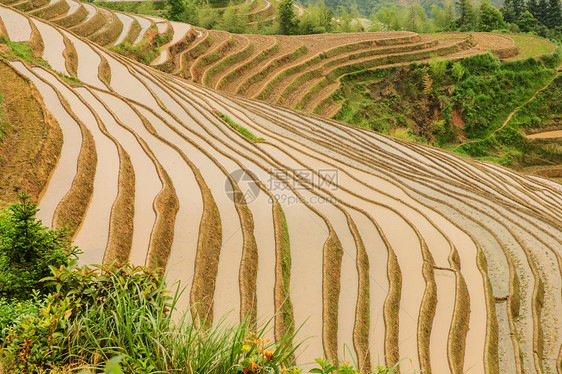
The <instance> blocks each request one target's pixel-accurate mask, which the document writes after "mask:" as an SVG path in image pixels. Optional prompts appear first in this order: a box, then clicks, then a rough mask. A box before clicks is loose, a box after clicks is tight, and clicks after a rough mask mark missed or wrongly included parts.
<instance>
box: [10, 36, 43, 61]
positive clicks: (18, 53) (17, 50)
mask: <svg viewBox="0 0 562 374" xmlns="http://www.w3.org/2000/svg"><path fill="white" fill-rule="evenodd" d="M0 46H4V47H3V48H0V58H4V59H8V60H9V59H16V58H19V59H21V60H23V61H25V62H27V63H30V64H37V65H41V66H45V67H48V68H50V66H49V63H48V62H47V61H45V60H43V59H42V58H38V57H35V55H34V54H33V50H32V49H31V46H30V44H29V43H28V42H13V41H11V40H10V39H8V37H7V36H6V35H0Z"/></svg>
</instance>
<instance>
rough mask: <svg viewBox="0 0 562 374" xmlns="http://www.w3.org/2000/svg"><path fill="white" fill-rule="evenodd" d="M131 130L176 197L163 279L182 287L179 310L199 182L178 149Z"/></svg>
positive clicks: (189, 272)
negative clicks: (154, 159) (164, 173)
mask: <svg viewBox="0 0 562 374" xmlns="http://www.w3.org/2000/svg"><path fill="white" fill-rule="evenodd" d="M137 109H138V110H139V111H140V112H141V114H142V115H143V116H145V117H146V118H147V119H148V121H149V122H150V123H151V124H152V125H153V126H154V127H158V128H161V127H163V124H162V123H161V121H160V120H159V119H158V118H156V117H155V116H154V115H153V114H151V113H150V112H149V111H147V110H145V109H142V108H137ZM134 129H135V131H137V132H138V133H139V134H143V139H145V140H146V141H147V142H148V144H149V146H150V147H151V149H152V150H153V152H154V153H155V155H156V157H157V158H158V160H159V161H160V162H161V163H162V166H163V167H164V168H165V169H166V171H167V172H168V174H169V176H170V178H171V179H172V181H173V183H174V188H175V189H176V195H177V197H178V200H179V211H178V214H177V216H176V224H175V230H174V241H173V243H172V249H171V252H170V258H169V260H168V266H167V268H166V274H167V276H166V278H167V280H168V282H169V283H170V284H174V283H175V282H180V289H183V288H185V291H184V292H183V294H182V295H181V297H180V300H179V301H178V309H179V310H180V311H183V310H185V309H186V308H187V307H188V306H189V292H190V290H191V282H192V278H193V272H194V270H195V268H194V265H195V255H196V248H197V240H198V235H199V225H200V224H201V215H202V213H203V201H202V198H201V194H200V193H199V185H198V184H197V182H196V180H195V177H194V175H193V172H192V171H191V169H190V168H189V166H188V165H187V164H186V163H185V161H184V160H183V159H182V158H181V156H180V154H179V153H178V152H176V151H175V150H173V149H172V148H171V147H169V146H167V145H165V144H164V143H163V142H160V141H159V140H157V139H155V138H154V137H152V135H150V136H149V135H148V134H146V129H144V130H143V129H142V128H140V127H139V128H137V127H136V126H135V127H134ZM144 135H146V136H144Z"/></svg>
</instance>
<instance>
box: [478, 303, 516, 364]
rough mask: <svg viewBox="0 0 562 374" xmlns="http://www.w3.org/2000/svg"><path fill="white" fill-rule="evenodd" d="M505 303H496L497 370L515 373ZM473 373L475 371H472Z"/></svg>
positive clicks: (513, 354)
mask: <svg viewBox="0 0 562 374" xmlns="http://www.w3.org/2000/svg"><path fill="white" fill-rule="evenodd" d="M506 308H507V305H506V303H505V302H502V303H496V318H497V320H498V356H499V372H500V373H515V372H516V364H515V353H514V347H513V342H512V340H511V331H510V328H509V320H508V318H507V313H508V312H507V309H506ZM474 373H477V372H476V371H474Z"/></svg>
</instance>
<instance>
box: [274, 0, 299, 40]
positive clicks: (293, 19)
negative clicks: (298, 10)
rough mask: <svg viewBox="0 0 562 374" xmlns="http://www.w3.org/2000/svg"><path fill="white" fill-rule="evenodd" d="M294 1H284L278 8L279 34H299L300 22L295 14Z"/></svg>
mask: <svg viewBox="0 0 562 374" xmlns="http://www.w3.org/2000/svg"><path fill="white" fill-rule="evenodd" d="M294 7H295V5H294V3H293V0H282V1H281V2H280V3H279V8H278V33H279V34H282V35H294V34H295V33H296V32H297V26H298V24H299V21H298V19H297V15H296V14H295V9H294Z"/></svg>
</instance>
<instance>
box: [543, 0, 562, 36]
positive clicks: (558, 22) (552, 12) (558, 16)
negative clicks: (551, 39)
mask: <svg viewBox="0 0 562 374" xmlns="http://www.w3.org/2000/svg"><path fill="white" fill-rule="evenodd" d="M546 14H547V17H546V20H545V21H546V22H544V25H545V26H546V27H548V28H549V29H554V28H556V27H562V11H561V10H560V0H549V1H548V7H547V12H546Z"/></svg>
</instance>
